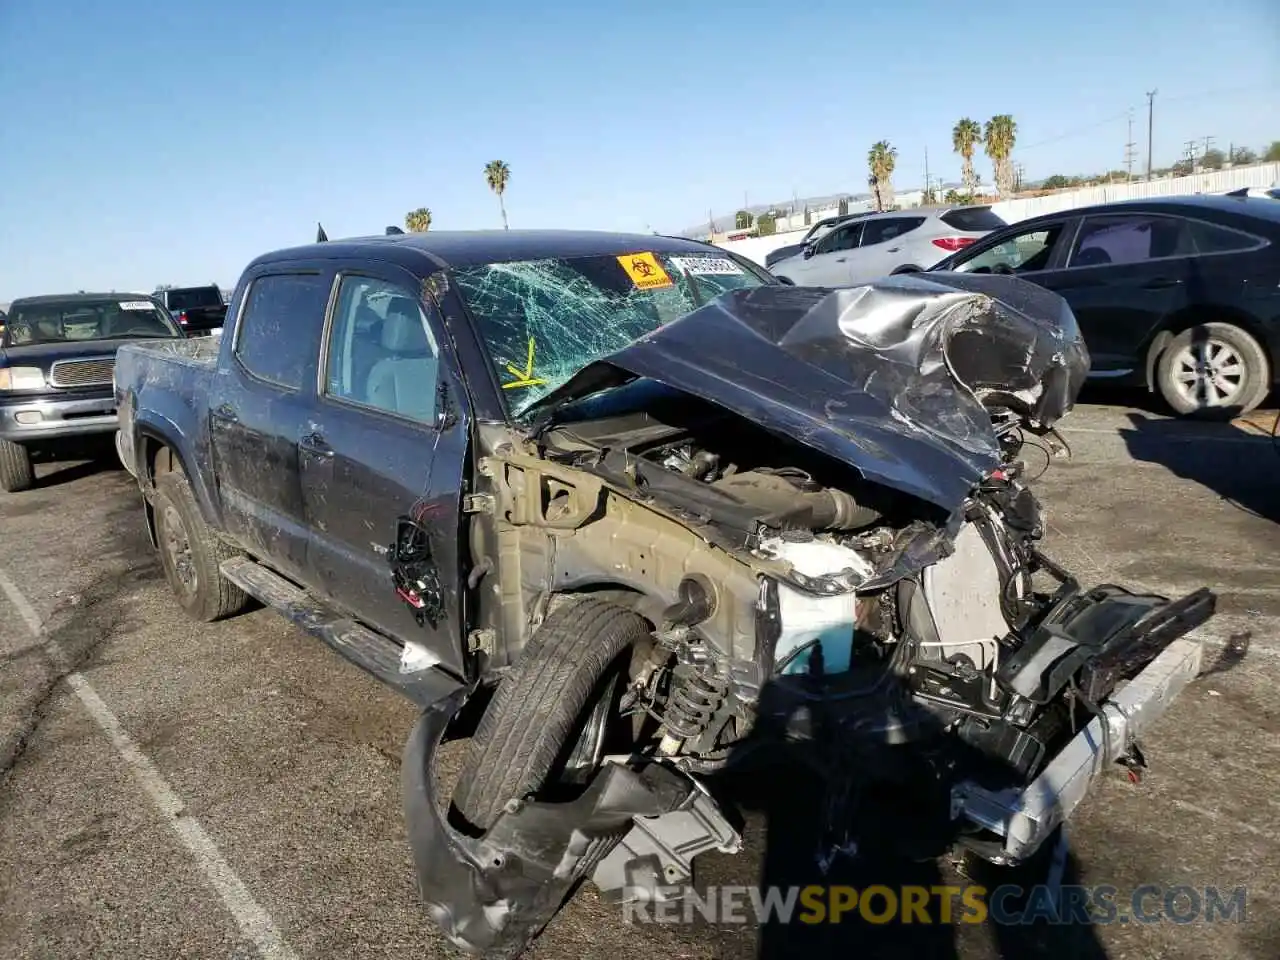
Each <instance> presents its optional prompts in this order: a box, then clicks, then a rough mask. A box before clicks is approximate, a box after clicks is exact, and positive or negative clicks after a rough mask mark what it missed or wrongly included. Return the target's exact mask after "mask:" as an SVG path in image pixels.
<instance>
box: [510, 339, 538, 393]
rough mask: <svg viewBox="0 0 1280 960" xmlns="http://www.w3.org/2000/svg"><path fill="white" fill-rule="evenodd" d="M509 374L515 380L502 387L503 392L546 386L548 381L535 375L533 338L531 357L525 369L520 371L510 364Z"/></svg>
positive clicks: (530, 344)
mask: <svg viewBox="0 0 1280 960" xmlns="http://www.w3.org/2000/svg"><path fill="white" fill-rule="evenodd" d="M507 372H508V373H510V374H511V375H512V376H513V377H515V379H514V380H510V381H508V382H507V383H504V384H503V385H502V389H503V390H511V389H512V388H514V387H542V386H545V385H546V383H547V381H546V380H544V379H543V378H542V377H535V376H534V375H533V337H530V338H529V356H528V357H527V358H526V360H525V363H524V369H523V370H519V369H517V368H516V367H515V366H514V365H512V364H510V363H508V364H507Z"/></svg>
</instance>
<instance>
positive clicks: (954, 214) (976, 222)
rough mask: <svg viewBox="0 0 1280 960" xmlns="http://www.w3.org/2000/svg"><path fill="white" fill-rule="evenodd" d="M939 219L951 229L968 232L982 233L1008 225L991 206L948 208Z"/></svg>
mask: <svg viewBox="0 0 1280 960" xmlns="http://www.w3.org/2000/svg"><path fill="white" fill-rule="evenodd" d="M938 219H939V220H941V221H942V222H943V223H945V224H946V225H947V226H948V227H950V228H951V229H953V230H963V231H964V232H966V233H982V232H985V231H988V230H999V229H1001V228H1002V227H1007V226H1008V224H1007V223H1005V222H1004V220H1003V219H1001V218H1000V216H999V215H998V214H996V213H994V212H992V210H991V208H990V207H957V208H956V209H955V210H948V211H947V212H946V213H944V214H943V215H942V216H941V217H939V218H938Z"/></svg>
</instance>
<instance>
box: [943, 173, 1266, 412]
mask: <svg viewBox="0 0 1280 960" xmlns="http://www.w3.org/2000/svg"><path fill="white" fill-rule="evenodd" d="M934 269H935V270H938V271H945V270H954V271H958V272H961V273H1007V274H1016V275H1017V276H1019V277H1023V278H1025V279H1027V280H1030V281H1032V282H1034V283H1037V284H1040V285H1041V286H1043V287H1047V288H1049V289H1050V290H1053V291H1055V292H1057V293H1059V294H1061V295H1062V296H1063V297H1064V298H1065V299H1066V300H1067V302H1068V303H1070V304H1071V308H1072V310H1073V311H1075V314H1076V317H1077V319H1078V320H1079V323H1080V329H1081V331H1082V332H1083V334H1084V337H1085V342H1086V343H1087V344H1088V347H1089V353H1090V355H1091V356H1092V358H1093V360H1092V369H1091V376H1092V377H1094V378H1097V379H1106V380H1110V381H1114V382H1115V383H1117V384H1126V385H1135V386H1143V387H1146V388H1147V389H1148V390H1151V391H1156V392H1159V394H1160V395H1161V396H1162V397H1163V398H1164V399H1165V401H1166V402H1167V403H1168V404H1169V406H1170V407H1172V408H1173V409H1174V410H1175V411H1176V412H1177V413H1179V414H1183V415H1204V416H1212V415H1221V414H1224V413H1226V414H1234V413H1240V412H1246V411H1249V410H1252V409H1254V408H1255V407H1257V406H1258V405H1259V404H1261V403H1262V402H1263V400H1265V399H1266V397H1267V394H1268V393H1269V392H1270V391H1271V390H1272V389H1273V388H1274V387H1275V386H1276V385H1277V384H1278V383H1280V379H1278V377H1280V204H1277V203H1276V202H1275V201H1274V200H1268V199H1262V198H1255V197H1226V196H1185V197H1161V198H1153V199H1144V200H1125V201H1120V202H1117V203H1108V204H1100V205H1096V206H1090V207H1079V208H1076V209H1074V210H1065V211H1062V212H1061V213H1054V214H1047V215H1045V216H1040V217H1034V218H1032V219H1029V220H1023V221H1021V222H1019V223H1016V224H1014V225H1013V226H1011V227H1009V228H1008V229H1006V230H1001V231H999V232H998V233H995V234H993V235H992V236H990V237H987V238H986V239H985V240H983V241H982V242H980V243H976V244H973V245H972V246H970V247H968V248H966V249H965V250H963V251H961V252H959V253H957V254H955V255H954V256H952V257H949V258H948V259H946V260H945V261H943V262H941V263H939V264H937V265H936V266H935V267H934Z"/></svg>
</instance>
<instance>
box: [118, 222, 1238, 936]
mask: <svg viewBox="0 0 1280 960" xmlns="http://www.w3.org/2000/svg"><path fill="white" fill-rule="evenodd" d="M1088 366H1089V359H1088V354H1087V352H1086V349H1085V347H1084V345H1083V343H1082V341H1081V339H1080V335H1079V331H1078V330H1077V327H1076V323H1075V319H1074V317H1073V316H1072V314H1071V312H1070V310H1069V309H1068V308H1067V306H1066V304H1065V302H1064V301H1063V300H1062V299H1061V298H1059V297H1058V296H1057V295H1056V294H1053V293H1051V292H1049V291H1046V290H1043V289H1041V288H1038V287H1036V286H1034V285H1031V284H1028V283H1025V282H1023V281H1020V280H1017V279H1013V278H1005V277H980V276H971V275H970V276H960V275H938V276H936V277H930V278H928V279H924V278H919V277H905V276H904V277H894V278H891V279H886V280H885V281H882V282H877V283H873V284H870V285H867V286H863V287H858V288H853V289H846V290H823V289H808V288H797V287H791V286H786V285H783V284H780V283H778V282H776V281H774V280H773V279H772V278H771V277H770V276H768V275H767V274H765V273H764V272H763V271H761V270H759V269H758V268H756V267H754V266H752V265H751V264H749V263H747V262H745V261H742V260H740V259H739V258H737V257H736V256H734V255H731V254H727V253H725V252H724V251H723V250H719V249H717V248H715V247H711V246H708V245H706V244H703V243H700V242H696V241H692V240H684V239H676V238H665V237H657V236H624V235H613V234H601V233H568V232H548V233H540V232H533V233H524V232H517V231H510V232H506V231H501V232H496V233H481V234H449V233H436V232H434V231H433V232H431V233H427V234H413V235H399V236H385V237H370V238H364V239H355V240H345V241H329V242H323V243H318V244H314V245H311V246H307V247H301V248H297V249H292V250H286V251H281V252H278V253H273V254H270V255H267V256H263V257H261V258H259V259H258V260H256V261H255V262H254V263H253V264H251V265H250V266H249V268H248V269H247V270H246V272H245V273H244V275H243V277H242V278H241V279H240V281H239V283H238V285H237V287H236V291H235V294H234V297H233V299H232V303H231V309H230V313H229V319H228V326H227V328H226V330H225V332H224V335H223V336H222V338H221V339H220V340H198V341H188V342H182V343H176V342H175V343H172V344H153V345H138V346H128V347H125V348H124V349H122V350H121V352H120V357H119V361H118V365H117V368H116V379H117V391H118V401H119V409H120V418H121V426H120V433H119V438H118V447H119V452H120V456H121V459H122V460H123V461H124V463H125V464H126V466H127V467H128V469H129V470H130V471H131V472H132V473H133V475H134V476H135V477H136V478H137V480H138V483H139V485H140V487H141V491H142V493H143V500H144V503H145V516H146V523H147V526H148V529H149V531H150V533H151V537H152V541H153V543H155V544H156V545H157V546H158V548H159V551H160V556H161V558H162V561H163V567H164V571H165V575H166V577H167V578H168V581H169V583H170V585H171V587H172V589H173V592H174V594H175V595H176V597H177V599H178V602H179V603H180V604H181V605H182V606H183V608H184V609H185V610H187V611H188V613H190V614H191V615H192V616H194V617H196V618H198V619H201V620H214V619H217V618H220V617H225V616H228V615H230V614H233V613H235V612H237V611H238V610H240V609H241V608H242V606H243V605H244V603H245V600H246V597H247V596H253V597H255V598H257V599H258V600H260V601H262V602H263V603H265V604H267V605H269V606H271V607H273V608H275V609H277V610H279V611H280V612H282V613H283V614H284V615H285V616H287V617H289V618H290V619H291V620H292V621H293V622H294V623H296V624H297V625H298V626H299V627H301V628H302V629H303V630H306V631H308V632H310V633H311V634H313V635H315V636H317V637H319V638H321V639H323V640H324V641H326V642H327V643H328V644H330V645H331V646H332V647H333V648H334V649H335V650H336V651H338V652H339V653H340V654H342V655H343V656H345V657H347V658H348V659H350V660H351V661H353V662H355V663H356V664H359V665H360V666H362V667H363V668H364V669H366V670H368V671H369V672H371V673H372V674H373V675H375V676H377V677H379V678H380V679H382V680H383V681H385V682H386V683H388V684H389V685H391V686H392V687H394V688H396V689H397V690H399V691H402V692H403V693H404V694H406V695H407V696H409V697H411V698H413V699H414V700H415V701H416V702H417V703H418V704H420V705H421V707H422V708H423V712H422V714H421V717H420V720H419V722H418V724H417V725H416V727H415V729H414V730H413V731H412V733H411V735H410V737H409V740H408V743H407V746H406V748H405V754H404V761H403V766H402V778H403V785H404V802H405V815H406V823H407V828H408V835H409V839H410V843H411V845H412V848H413V853H414V858H415V863H416V869H417V872H418V882H419V888H420V890H421V893H422V895H423V898H424V900H425V901H426V903H427V905H428V908H429V910H430V912H431V915H432V916H433V918H434V919H435V920H436V921H437V922H438V923H439V925H440V926H441V927H442V928H443V930H444V932H445V933H446V935H447V936H448V937H449V939H450V940H451V941H452V942H454V943H455V944H457V945H459V946H461V947H463V948H465V949H467V950H470V951H473V952H477V953H483V954H490V955H503V956H511V955H514V954H516V953H518V952H520V950H521V949H523V947H524V946H525V945H526V944H527V943H528V942H529V941H530V940H531V939H532V938H533V937H534V936H536V935H537V933H538V932H539V931H540V930H541V929H542V928H543V927H544V926H545V924H546V923H547V922H548V921H549V920H550V918H551V917H552V916H553V915H554V914H555V912H556V911H557V910H558V908H559V907H560V905H561V904H562V903H563V901H564V900H565V898H566V897H567V896H569V895H570V894H571V892H572V891H573V889H574V888H575V885H576V884H577V883H579V882H580V881H582V880H584V879H588V878H589V879H591V880H592V881H593V882H594V883H595V884H596V885H597V886H598V887H599V888H600V889H601V890H602V891H603V892H604V893H605V894H606V895H607V896H609V897H612V898H614V899H622V898H645V897H650V898H661V897H670V896H672V895H673V894H672V893H671V891H672V890H673V889H676V888H679V886H680V885H681V884H685V883H688V882H690V880H691V877H692V873H691V871H692V861H693V859H694V858H695V857H697V856H698V855H699V854H701V853H703V852H705V851H710V850H719V851H735V850H737V849H738V848H739V846H740V844H741V839H740V828H741V823H742V820H741V818H740V811H738V810H736V809H735V803H734V798H733V797H732V796H731V795H728V794H727V793H726V792H725V791H724V790H723V789H722V788H721V785H722V783H723V782H724V781H722V780H721V779H719V778H720V777H721V775H722V774H724V773H725V771H730V770H733V769H735V767H736V765H738V764H745V763H751V762H758V761H759V760H760V758H761V757H768V756H773V757H776V758H778V759H777V762H783V760H782V758H783V757H784V756H785V755H794V756H795V757H797V758H799V759H800V760H801V762H805V758H808V759H809V760H811V761H812V764H813V766H814V767H815V768H816V769H819V770H821V771H822V773H823V775H824V776H825V777H826V779H827V780H828V781H829V783H830V791H831V796H832V798H833V802H832V803H831V804H829V805H828V807H827V809H828V810H829V814H828V816H829V819H830V823H829V824H827V825H826V826H827V827H828V828H829V836H830V844H829V846H828V849H827V850H826V851H825V852H824V853H823V854H822V856H823V857H828V858H829V857H830V856H835V855H837V854H839V853H842V852H843V853H847V854H852V852H853V847H852V846H851V845H850V844H849V843H848V842H847V836H848V825H849V822H850V821H852V820H854V819H856V817H857V815H858V811H857V807H856V804H854V803H853V802H852V801H851V802H850V803H848V804H845V803H841V802H839V799H838V798H840V797H842V796H846V795H849V793H850V791H849V790H848V778H849V777H852V776H855V775H859V776H865V775H866V774H867V771H874V770H877V769H880V768H881V767H883V769H885V770H894V771H897V770H900V769H908V770H910V771H911V777H912V778H914V777H917V776H919V777H921V778H922V779H923V784H924V787H926V788H928V789H929V790H931V791H933V792H934V793H936V794H937V795H938V796H941V797H943V798H944V800H945V804H944V805H945V807H946V809H947V810H948V816H949V818H950V820H951V821H953V822H954V824H955V830H954V833H953V841H949V842H954V843H958V844H959V845H960V846H961V847H962V848H963V849H964V850H966V851H968V852H969V853H970V854H972V855H976V856H978V857H981V858H983V859H984V860H985V861H987V862H989V863H993V864H999V865H1016V864H1019V863H1025V862H1026V861H1027V860H1028V858H1031V857H1032V856H1033V855H1035V854H1036V853H1037V852H1038V851H1043V850H1045V849H1048V847H1047V844H1050V843H1053V842H1056V841H1055V840H1053V838H1054V837H1055V835H1056V833H1057V831H1058V828H1059V826H1060V825H1061V824H1062V823H1063V822H1064V820H1065V819H1066V818H1067V817H1068V816H1069V815H1070V814H1071V813H1072V811H1073V810H1074V809H1075V807H1076V806H1077V804H1078V803H1079V802H1080V800H1081V799H1082V797H1083V796H1084V795H1085V792H1086V790H1087V789H1088V787H1089V785H1090V783H1091V782H1092V781H1093V780H1094V779H1096V778H1097V777H1098V776H1100V775H1101V774H1102V773H1103V771H1105V770H1106V769H1110V768H1111V765H1112V764H1113V763H1114V762H1128V763H1135V762H1137V761H1138V758H1140V753H1139V752H1138V751H1137V749H1136V742H1137V738H1138V737H1139V736H1140V735H1141V734H1142V732H1143V731H1144V730H1145V729H1146V728H1147V727H1148V726H1149V725H1150V724H1151V723H1152V722H1153V721H1154V719H1155V718H1156V717H1158V716H1159V715H1160V714H1161V713H1162V712H1163V710H1164V708H1165V707H1166V706H1167V705H1168V703H1169V701H1170V700H1171V699H1172V698H1174V697H1175V696H1176V695H1177V694H1178V692H1179V691H1180V690H1181V689H1182V688H1183V687H1184V686H1186V684H1187V683H1189V682H1190V681H1191V679H1192V678H1193V677H1194V676H1195V675H1196V674H1197V672H1198V670H1199V666H1200V661H1201V647H1200V644H1199V643H1198V642H1197V641H1195V640H1193V639H1190V638H1188V637H1187V636H1186V635H1187V634H1188V633H1189V632H1190V631H1191V630H1192V629H1193V628H1194V627H1195V626H1197V625H1198V624H1200V623H1202V622H1204V621H1205V620H1206V619H1207V618H1208V617H1210V616H1211V615H1212V613H1213V608H1214V603H1215V599H1214V596H1213V595H1212V594H1211V593H1209V591H1207V590H1200V591H1197V592H1195V593H1192V594H1190V595H1189V596H1186V597H1183V598H1181V599H1177V600H1169V599H1166V598H1163V597H1159V596H1152V595H1145V594H1141V593H1134V592H1130V591H1129V590H1126V589H1124V588H1122V587H1119V586H1113V585H1104V586H1098V587H1095V588H1092V589H1086V588H1084V587H1082V586H1081V585H1080V584H1079V583H1077V581H1076V580H1075V578H1074V577H1072V575H1071V574H1070V573H1069V572H1068V571H1066V570H1064V569H1063V568H1061V567H1060V566H1059V565H1057V564H1056V563H1054V562H1053V561H1052V560H1051V559H1049V558H1048V557H1047V556H1045V554H1044V553H1043V552H1042V551H1041V549H1040V546H1039V542H1040V539H1041V534H1042V530H1043V527H1044V521H1043V520H1042V518H1041V515H1040V508H1039V506H1038V503H1037V500H1036V497H1035V496H1034V494H1033V493H1032V492H1031V490H1030V489H1029V487H1028V486H1027V478H1026V477H1025V476H1024V466H1023V461H1022V460H1021V459H1019V450H1020V449H1021V443H1022V442H1024V441H1026V440H1027V438H1029V437H1031V436H1033V435H1034V434H1036V433H1039V434H1042V435H1043V434H1048V433H1050V432H1051V431H1052V427H1053V425H1054V423H1055V422H1057V421H1058V420H1059V419H1060V418H1061V417H1062V416H1063V415H1065V414H1066V413H1067V412H1068V410H1069V409H1070V408H1071V406H1072V404H1073V402H1074V399H1075V396H1076V393H1077V391H1078V390H1079V388H1080V385H1081V383H1082V380H1083V378H1084V376H1085V373H1086V371H1087V369H1088ZM469 704H473V705H475V709H473V710H463V707H465V706H467V705H469ZM467 714H471V715H472V716H475V715H476V714H478V715H479V719H478V723H477V725H476V726H475V729H474V735H473V736H472V737H471V741H470V745H469V753H468V755H467V759H466V761H465V763H464V768H463V770H462V773H461V776H460V778H459V780H458V783H457V785H456V787H455V789H454V790H453V791H452V794H451V802H450V800H449V799H448V798H446V797H445V796H443V795H442V793H441V792H440V790H439V789H438V787H437V785H436V783H435V780H434V778H433V776H432V758H433V756H434V753H435V751H436V748H437V746H438V744H439V743H440V742H441V741H442V740H443V739H445V738H446V737H450V736H458V735H460V731H462V730H464V729H465V723H464V722H463V721H462V720H461V719H460V718H462V717H464V716H466V715H467ZM775 748H776V749H775ZM903 757H909V758H913V759H914V760H919V761H920V762H919V763H915V762H911V763H906V764H899V763H895V762H894V760H895V758H899V759H900V758H903ZM882 761H883V763H882ZM768 762H774V761H772V760H770V761H768ZM894 775H895V776H896V775H897V774H896V773H895V774H894ZM907 782H910V783H913V784H914V783H915V781H914V780H909V781H907ZM903 789H904V790H908V789H909V790H912V791H913V792H914V791H917V790H919V789H921V786H920V785H919V784H916V785H914V786H910V787H908V786H906V785H905V784H904V786H903ZM905 795H906V794H904V796H905Z"/></svg>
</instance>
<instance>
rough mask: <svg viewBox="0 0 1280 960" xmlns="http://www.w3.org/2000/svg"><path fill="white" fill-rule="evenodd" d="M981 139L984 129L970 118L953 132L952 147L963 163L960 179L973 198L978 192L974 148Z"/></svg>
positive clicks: (960, 122)
mask: <svg viewBox="0 0 1280 960" xmlns="http://www.w3.org/2000/svg"><path fill="white" fill-rule="evenodd" d="M981 139H982V127H981V126H980V125H979V123H978V121H977V120H970V119H969V118H968V117H965V118H963V119H962V120H959V121H957V122H956V125H955V126H954V127H953V128H952V130H951V146H952V147H953V148H954V149H955V152H956V153H958V154H960V158H961V160H962V161H963V164H962V174H961V177H960V179H961V180H962V181H963V182H964V190H965V193H967V194H969V196H973V195H974V193H976V192H977V190H978V175H977V174H976V173H975V172H974V169H973V148H974V147H976V146H977V145H978V141H979V140H981Z"/></svg>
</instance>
